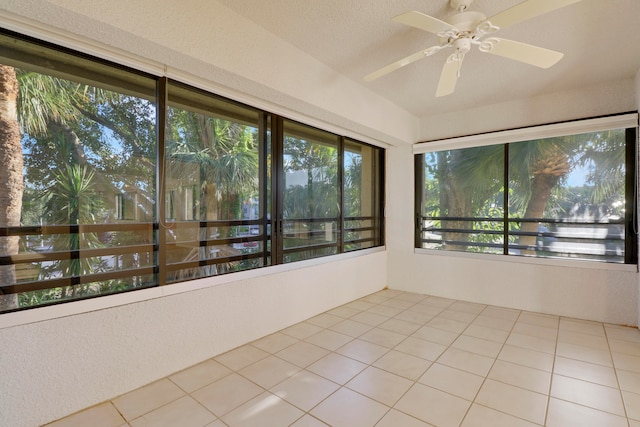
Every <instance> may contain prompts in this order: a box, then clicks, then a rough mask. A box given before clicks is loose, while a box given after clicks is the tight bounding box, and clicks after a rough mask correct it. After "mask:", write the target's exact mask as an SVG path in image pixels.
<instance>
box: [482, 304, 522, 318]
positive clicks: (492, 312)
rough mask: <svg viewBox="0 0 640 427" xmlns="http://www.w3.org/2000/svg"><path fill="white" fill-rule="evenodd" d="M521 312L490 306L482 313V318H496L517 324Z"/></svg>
mask: <svg viewBox="0 0 640 427" xmlns="http://www.w3.org/2000/svg"><path fill="white" fill-rule="evenodd" d="M520 313H521V311H520V310H516V309H513V308H504V307H495V306H489V307H487V308H485V309H484V310H482V311H481V312H480V315H482V316H488V317H494V318H497V319H502V320H508V321H511V322H515V321H516V319H518V317H519V316H520Z"/></svg>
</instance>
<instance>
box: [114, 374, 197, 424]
mask: <svg viewBox="0 0 640 427" xmlns="http://www.w3.org/2000/svg"><path fill="white" fill-rule="evenodd" d="M184 395H185V392H184V391H183V390H181V389H180V388H179V387H178V386H177V385H175V384H174V383H172V382H171V381H169V380H168V379H166V378H164V379H161V380H160V381H156V382H154V383H151V384H149V385H146V386H144V387H141V388H139V389H137V390H134V391H132V392H129V393H127V394H124V395H122V396H120V397H117V398H115V399H113V404H114V405H115V407H116V408H117V409H118V411H120V413H121V414H122V416H124V418H125V419H126V420H127V421H131V420H133V419H135V418H138V417H139V416H140V415H144V414H146V413H147V412H151V411H153V410H154V409H157V408H159V407H161V406H163V405H166V404H167V403H169V402H173V401H174V400H178V399H179V398H181V397H182V396H184Z"/></svg>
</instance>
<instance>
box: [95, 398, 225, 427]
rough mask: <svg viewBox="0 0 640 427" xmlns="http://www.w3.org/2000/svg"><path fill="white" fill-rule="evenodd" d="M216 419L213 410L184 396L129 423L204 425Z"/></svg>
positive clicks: (152, 426)
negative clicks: (210, 410)
mask: <svg viewBox="0 0 640 427" xmlns="http://www.w3.org/2000/svg"><path fill="white" fill-rule="evenodd" d="M215 419H216V417H215V416H214V415H213V414H212V413H211V412H209V411H208V410H206V409H205V408H204V406H202V405H200V404H199V403H198V402H196V401H195V400H194V399H193V398H192V397H190V396H184V397H181V398H180V399H178V400H176V401H174V402H171V403H169V404H168V405H165V406H162V407H160V408H158V409H156V410H154V411H151V412H149V413H147V414H145V415H143V416H141V417H140V418H136V419H135V420H133V421H130V422H129V424H130V425H131V427H174V426H180V427H202V426H205V425H207V424H208V423H211V422H213V421H215ZM91 425H92V426H93V425H94V424H91Z"/></svg>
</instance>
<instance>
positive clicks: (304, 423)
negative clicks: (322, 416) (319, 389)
mask: <svg viewBox="0 0 640 427" xmlns="http://www.w3.org/2000/svg"><path fill="white" fill-rule="evenodd" d="M291 427H327V424H325V423H323V422H322V421H320V420H319V419H317V418H316V417H313V416H311V415H309V414H305V416H304V417H302V418H300V419H299V420H298V421H296V422H295V423H293V424H291Z"/></svg>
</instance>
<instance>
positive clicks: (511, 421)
mask: <svg viewBox="0 0 640 427" xmlns="http://www.w3.org/2000/svg"><path fill="white" fill-rule="evenodd" d="M536 426H538V424H534V423H531V422H529V421H525V420H523V419H521V418H516V417H514V416H512V415H509V414H505V413H504V412H500V411H496V410H495V409H491V408H487V407H486V406H482V405H478V404H476V403H474V404H473V405H471V408H470V409H469V412H468V413H467V416H466V417H464V421H463V422H462V424H461V426H460V427H536Z"/></svg>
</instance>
